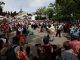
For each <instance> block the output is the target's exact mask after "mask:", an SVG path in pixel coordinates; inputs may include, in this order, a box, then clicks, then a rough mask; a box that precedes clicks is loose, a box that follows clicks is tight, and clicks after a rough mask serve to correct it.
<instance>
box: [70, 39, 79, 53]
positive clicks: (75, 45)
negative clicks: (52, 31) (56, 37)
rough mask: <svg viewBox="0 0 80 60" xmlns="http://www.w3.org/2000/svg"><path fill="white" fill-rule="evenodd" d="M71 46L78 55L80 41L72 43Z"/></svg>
mask: <svg viewBox="0 0 80 60" xmlns="http://www.w3.org/2000/svg"><path fill="white" fill-rule="evenodd" d="M70 46H71V48H72V49H73V51H74V53H75V54H78V52H79V49H80V41H77V40H76V41H71V42H70Z"/></svg>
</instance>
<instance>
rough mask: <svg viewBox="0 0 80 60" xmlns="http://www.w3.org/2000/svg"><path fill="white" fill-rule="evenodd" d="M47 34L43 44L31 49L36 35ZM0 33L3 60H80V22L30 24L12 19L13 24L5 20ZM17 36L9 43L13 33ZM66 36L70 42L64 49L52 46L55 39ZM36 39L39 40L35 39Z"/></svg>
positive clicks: (0, 53)
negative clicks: (51, 42)
mask: <svg viewBox="0 0 80 60" xmlns="http://www.w3.org/2000/svg"><path fill="white" fill-rule="evenodd" d="M30 29H33V30H37V29H39V33H43V32H46V33H47V35H45V36H44V38H43V43H44V44H43V45H42V44H35V46H31V45H30V44H29V43H28V41H27V40H28V39H30V36H31V35H34V32H33V31H32V30H30ZM0 30H1V32H3V33H4V34H3V35H1V36H0V60H80V22H79V23H77V24H71V23H65V22H64V23H62V22H56V23H55V22H53V21H29V20H27V19H24V20H21V19H16V18H13V19H12V20H11V21H10V22H9V21H7V19H3V21H2V22H1V24H0ZM14 31H16V35H15V36H14V37H13V38H11V39H10V36H11V35H10V33H12V32H14ZM62 33H65V35H66V36H64V37H66V38H69V40H68V41H65V42H64V43H63V44H62V46H61V45H59V44H50V43H49V41H53V40H54V39H55V37H59V38H61V37H62V36H63V34H62ZM36 37H37V36H36Z"/></svg>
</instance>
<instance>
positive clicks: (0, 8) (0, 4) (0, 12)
mask: <svg viewBox="0 0 80 60" xmlns="http://www.w3.org/2000/svg"><path fill="white" fill-rule="evenodd" d="M4 4H5V3H4V2H0V14H2V11H3V10H2V8H3V7H2V5H4Z"/></svg>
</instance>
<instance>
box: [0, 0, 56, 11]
mask: <svg viewBox="0 0 80 60" xmlns="http://www.w3.org/2000/svg"><path fill="white" fill-rule="evenodd" d="M0 1H3V2H5V5H4V6H3V11H17V12H18V11H20V9H22V10H23V11H25V12H35V11H36V9H38V8H40V7H44V6H46V7H47V6H48V5H49V3H54V2H55V0H0Z"/></svg>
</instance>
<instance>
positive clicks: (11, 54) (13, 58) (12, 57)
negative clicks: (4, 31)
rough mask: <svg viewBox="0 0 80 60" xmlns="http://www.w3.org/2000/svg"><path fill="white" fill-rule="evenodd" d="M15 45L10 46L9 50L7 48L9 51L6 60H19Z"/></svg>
mask: <svg viewBox="0 0 80 60" xmlns="http://www.w3.org/2000/svg"><path fill="white" fill-rule="evenodd" d="M15 47H16V46H15ZM15 47H13V48H10V49H9V50H7V52H6V60H19V58H18V57H17V56H16V53H15V51H14V49H15Z"/></svg>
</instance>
